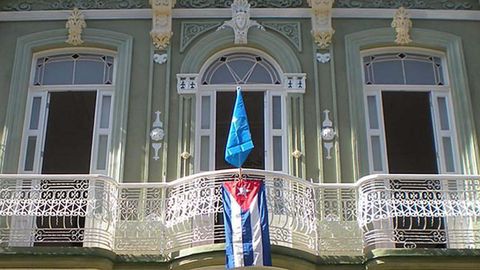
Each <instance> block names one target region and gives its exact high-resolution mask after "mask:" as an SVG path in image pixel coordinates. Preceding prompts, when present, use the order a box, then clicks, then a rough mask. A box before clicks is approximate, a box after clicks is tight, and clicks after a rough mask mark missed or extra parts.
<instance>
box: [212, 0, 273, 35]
mask: <svg viewBox="0 0 480 270" xmlns="http://www.w3.org/2000/svg"><path fill="white" fill-rule="evenodd" d="M231 9H232V19H231V20H229V21H225V22H224V23H223V24H222V25H221V26H220V27H219V28H218V29H217V31H218V30H221V29H225V28H226V27H230V28H232V29H233V32H234V34H235V41H234V43H235V44H247V42H248V41H247V35H248V30H249V29H250V27H253V26H255V27H257V28H259V29H261V30H264V31H265V28H264V27H263V26H261V25H260V24H259V23H257V22H256V21H254V20H250V4H249V3H248V1H247V0H234V1H233V4H232V6H231Z"/></svg>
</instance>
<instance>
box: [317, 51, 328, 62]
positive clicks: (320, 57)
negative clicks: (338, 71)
mask: <svg viewBox="0 0 480 270" xmlns="http://www.w3.org/2000/svg"><path fill="white" fill-rule="evenodd" d="M316 58H317V61H318V62H319V63H322V64H325V63H328V62H330V53H328V52H327V53H317V54H316Z"/></svg>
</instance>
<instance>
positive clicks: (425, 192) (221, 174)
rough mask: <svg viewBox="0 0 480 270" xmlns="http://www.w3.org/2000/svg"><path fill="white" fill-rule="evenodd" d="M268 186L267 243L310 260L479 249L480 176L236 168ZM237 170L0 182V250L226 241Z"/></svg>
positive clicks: (175, 247)
mask: <svg viewBox="0 0 480 270" xmlns="http://www.w3.org/2000/svg"><path fill="white" fill-rule="evenodd" d="M242 173H243V177H244V178H246V179H261V180H264V181H265V184H266V191H267V200H268V201H267V203H268V210H269V222H270V239H271V243H272V244H273V245H278V246H284V247H289V248H293V249H299V250H303V251H306V252H308V253H311V254H313V255H357V256H358V255H360V256H361V255H363V254H364V251H368V250H372V249H375V248H415V247H432V248H433V247H442V248H445V247H447V248H479V246H480V231H479V229H480V223H479V222H478V220H477V217H478V216H480V176H463V175H372V176H367V177H364V178H362V179H360V180H359V181H357V182H356V183H355V184H317V183H310V182H307V181H305V180H302V179H298V178H295V177H292V176H289V175H286V174H280V173H274V172H268V171H260V170H249V169H244V170H242ZM236 177H238V170H224V171H213V172H207V173H201V174H196V175H192V176H189V177H185V178H182V179H178V180H176V181H173V182H168V183H138V184H130V183H128V184H127V183H117V182H115V181H114V180H113V179H110V178H108V177H104V176H99V175H0V179H1V181H0V244H1V245H3V246H44V245H49V246H52V245H53V246H83V247H101V248H104V249H108V250H112V251H113V252H115V253H117V254H127V255H144V254H155V255H161V256H163V257H164V258H167V259H168V258H169V257H171V254H172V253H175V252H178V251H182V250H185V249H188V248H192V247H200V246H206V245H211V244H214V243H218V244H219V245H221V243H223V241H224V233H223V220H222V211H223V209H222V202H221V184H222V183H223V182H224V181H228V180H233V179H235V178H236Z"/></svg>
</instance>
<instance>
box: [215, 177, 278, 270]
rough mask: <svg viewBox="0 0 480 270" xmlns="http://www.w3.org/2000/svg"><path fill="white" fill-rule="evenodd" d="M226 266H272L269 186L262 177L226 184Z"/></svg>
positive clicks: (224, 202) (224, 187)
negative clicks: (260, 178) (266, 189)
mask: <svg viewBox="0 0 480 270" xmlns="http://www.w3.org/2000/svg"><path fill="white" fill-rule="evenodd" d="M222 197H223V207H224V212H223V217H224V224H225V242H226V243H225V249H226V268H227V269H231V268H235V267H242V266H253V265H256V266H271V265H272V259H271V254H270V236H269V233H268V212H267V200H266V196H265V185H264V183H263V181H260V180H239V181H229V182H225V183H224V184H223V188H222Z"/></svg>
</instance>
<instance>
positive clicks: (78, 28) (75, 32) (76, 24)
mask: <svg viewBox="0 0 480 270" xmlns="http://www.w3.org/2000/svg"><path fill="white" fill-rule="evenodd" d="M85 27H87V23H86V22H85V16H84V15H83V14H82V12H81V11H80V10H79V9H78V8H74V9H73V11H72V14H71V15H70V17H68V21H67V24H66V25H65V28H67V29H68V39H67V40H66V41H65V42H66V43H68V44H70V45H74V46H76V45H80V44H82V43H83V40H82V31H83V28H85Z"/></svg>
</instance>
